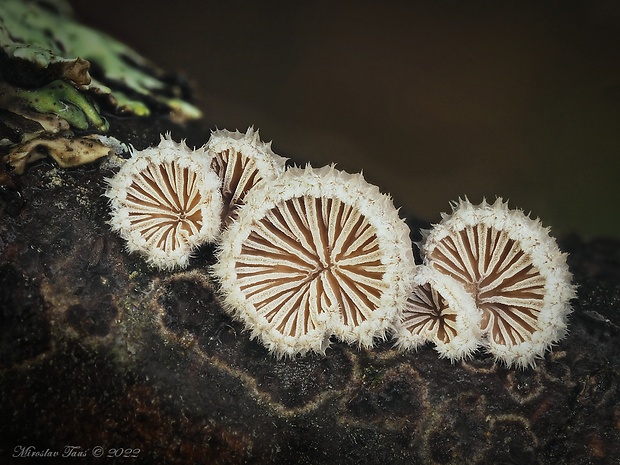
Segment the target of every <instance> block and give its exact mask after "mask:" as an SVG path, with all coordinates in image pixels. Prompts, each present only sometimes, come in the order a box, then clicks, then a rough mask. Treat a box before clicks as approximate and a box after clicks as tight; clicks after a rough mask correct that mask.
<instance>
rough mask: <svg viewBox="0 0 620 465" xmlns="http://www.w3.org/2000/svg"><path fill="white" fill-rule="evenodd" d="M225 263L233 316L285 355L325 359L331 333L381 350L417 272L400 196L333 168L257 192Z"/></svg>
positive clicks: (297, 172) (221, 275)
mask: <svg viewBox="0 0 620 465" xmlns="http://www.w3.org/2000/svg"><path fill="white" fill-rule="evenodd" d="M217 258H218V262H217V263H216V264H215V265H214V267H213V273H214V275H215V276H216V277H217V279H218V280H219V282H220V285H221V290H222V292H223V294H224V305H225V308H226V309H227V310H228V311H229V312H230V313H231V314H232V315H234V316H235V317H237V318H238V319H240V320H242V321H243V322H244V324H245V325H246V327H247V328H248V329H249V330H250V331H251V337H252V338H255V337H258V338H260V339H261V341H262V342H263V343H264V344H265V345H266V346H267V347H268V348H269V349H270V351H272V352H274V353H275V354H276V355H278V356H283V355H288V356H293V355H295V354H298V353H301V354H304V353H306V352H309V351H314V352H318V353H323V352H324V351H325V348H326V347H327V346H328V344H329V337H330V336H331V335H336V336H337V337H338V338H339V339H341V340H343V341H346V342H348V343H353V342H357V343H358V344H359V345H360V346H363V347H370V346H372V344H373V342H374V338H377V337H379V338H381V337H384V336H385V333H386V330H387V329H388V328H389V327H390V325H391V323H392V321H393V320H394V319H395V318H396V317H397V316H398V315H400V313H401V312H402V310H403V308H404V306H405V302H406V300H407V297H408V295H409V294H410V292H411V289H412V280H413V274H414V267H415V265H414V260H413V253H412V248H411V241H410V239H409V228H408V227H407V226H406V224H405V223H404V221H403V220H401V219H400V218H399V216H398V211H397V210H396V208H395V207H394V205H393V203H392V200H391V198H390V197H389V196H388V195H385V194H382V193H381V192H380V191H379V189H378V188H377V187H376V186H373V185H371V184H369V183H368V182H366V181H365V180H364V178H363V176H362V175H361V174H353V175H352V174H348V173H345V172H342V171H339V170H336V169H335V168H334V167H333V166H326V167H323V168H319V169H313V168H312V167H310V166H307V167H306V168H305V169H303V168H290V169H289V170H288V171H287V172H286V173H285V174H284V175H282V176H281V177H279V178H278V179H276V180H274V181H271V182H268V183H262V184H261V185H260V186H258V185H257V186H256V188H254V189H252V190H251V191H250V192H249V193H248V194H247V196H246V198H245V204H244V205H243V206H242V207H240V208H239V209H238V218H237V219H236V220H234V221H233V222H232V223H231V224H230V226H229V227H228V229H227V230H226V231H225V232H224V233H223V234H222V237H221V240H220V243H219V245H218V252H217Z"/></svg>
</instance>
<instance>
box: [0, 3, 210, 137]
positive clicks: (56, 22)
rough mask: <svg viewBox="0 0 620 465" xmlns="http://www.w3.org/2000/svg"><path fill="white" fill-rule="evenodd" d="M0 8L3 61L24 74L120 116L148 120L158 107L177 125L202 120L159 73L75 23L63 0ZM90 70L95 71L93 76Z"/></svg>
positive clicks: (121, 46) (112, 41)
mask: <svg viewBox="0 0 620 465" xmlns="http://www.w3.org/2000/svg"><path fill="white" fill-rule="evenodd" d="M1 6H2V7H1V8H0V50H1V51H2V53H0V55H1V54H4V55H5V57H4V59H8V60H21V61H22V62H26V63H28V64H29V65H30V68H29V72H31V71H32V68H34V69H35V70H38V71H40V74H41V75H42V76H44V78H46V79H47V80H48V82H51V81H53V80H56V79H62V80H64V81H66V82H69V83H71V85H73V86H74V87H75V88H76V89H77V91H78V92H89V93H91V94H93V95H96V96H101V95H103V96H107V98H108V101H109V102H110V103H111V104H112V106H114V107H115V108H116V110H117V111H118V112H119V113H131V114H134V115H136V116H148V115H149V114H150V113H151V108H152V107H155V106H162V105H163V106H165V107H167V108H168V109H169V110H170V112H171V113H172V115H173V116H174V117H175V118H176V119H180V120H187V119H195V118H199V117H200V116H201V113H200V111H199V110H198V109H197V108H196V107H194V106H192V105H191V104H189V103H188V102H185V101H183V100H181V95H182V90H181V89H180V88H178V86H175V85H173V84H169V83H166V82H164V81H163V80H162V79H161V78H162V77H163V72H162V71H161V70H159V69H157V68H156V67H155V66H154V65H153V64H151V63H150V62H149V61H148V60H146V59H145V58H143V57H142V56H141V55H139V54H138V53H136V52H135V51H134V50H132V49H130V48H129V47H127V46H126V45H124V44H123V43H121V42H119V41H117V40H115V39H113V38H112V37H110V36H108V35H106V34H103V33H101V32H99V31H96V30H93V29H90V28H88V27H86V26H84V25H82V24H79V23H78V22H76V20H75V18H74V16H73V12H72V10H71V7H70V6H69V5H68V4H67V3H66V2H65V1H64V0H38V1H37V0H26V1H24V0H2V5H1ZM91 64H96V65H97V66H96V69H97V72H95V71H94V70H93V69H92V68H91ZM3 67H4V65H3ZM27 69H28V68H27ZM91 73H92V74H91ZM97 73H100V74H97ZM2 74H4V73H3V72H2V71H1V70H0V75H2ZM93 74H96V75H95V76H93ZM4 77H5V79H6V76H4ZM37 91H38V90H36V89H33V90H32V92H37ZM43 100H45V99H43ZM73 100H76V99H75V98H74V99H73ZM77 106H78V107H80V108H85V107H84V106H83V105H82V104H80V105H77ZM93 109H94V110H95V111H96V108H93ZM59 116H61V115H59ZM99 118H100V119H101V117H100V116H99ZM87 119H88V120H90V122H91V124H93V125H94V126H95V127H97V128H98V129H102V127H101V125H100V124H99V126H97V123H93V122H94V121H95V120H96V119H97V118H96V117H94V115H91V116H87Z"/></svg>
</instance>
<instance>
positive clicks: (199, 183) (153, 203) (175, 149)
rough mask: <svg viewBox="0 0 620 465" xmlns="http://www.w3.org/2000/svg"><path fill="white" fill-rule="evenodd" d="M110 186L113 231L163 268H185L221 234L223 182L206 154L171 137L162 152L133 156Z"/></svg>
mask: <svg viewBox="0 0 620 465" xmlns="http://www.w3.org/2000/svg"><path fill="white" fill-rule="evenodd" d="M107 182H108V184H109V188H108V190H107V191H106V193H105V195H106V196H107V197H109V198H110V205H111V219H110V222H109V223H110V225H111V226H112V229H113V230H114V231H117V232H118V233H119V234H120V235H121V237H123V239H125V240H126V241H127V249H128V250H129V251H130V252H139V253H141V254H142V255H144V256H145V257H146V259H147V261H148V262H149V263H151V264H152V265H154V266H156V267H158V268H163V269H173V268H184V267H186V266H187V264H188V262H189V259H190V256H191V254H192V252H193V251H194V250H195V249H196V248H197V247H199V246H200V245H202V244H204V243H206V242H211V241H214V240H215V238H216V237H217V235H218V234H219V231H220V225H221V211H222V199H221V194H220V191H219V188H220V180H219V178H218V176H217V175H216V174H215V173H214V172H213V171H212V170H211V168H210V166H209V163H208V159H207V157H206V156H205V154H204V152H203V151H202V150H198V151H192V150H190V149H189V148H188V147H187V145H185V143H184V142H181V143H176V142H174V141H173V140H172V139H171V138H170V135H169V134H168V135H166V137H162V138H161V142H160V144H159V145H158V146H157V147H151V148H148V149H146V150H143V151H137V150H132V158H130V159H129V160H127V161H126V162H125V164H124V165H123V166H122V167H121V169H120V170H119V171H118V173H117V174H116V175H115V176H114V177H112V178H109V179H107Z"/></svg>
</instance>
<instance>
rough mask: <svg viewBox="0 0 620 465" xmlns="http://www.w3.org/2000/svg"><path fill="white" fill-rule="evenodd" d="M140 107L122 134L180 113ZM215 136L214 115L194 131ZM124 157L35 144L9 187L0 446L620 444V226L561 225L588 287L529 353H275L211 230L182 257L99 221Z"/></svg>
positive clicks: (550, 454)
mask: <svg viewBox="0 0 620 465" xmlns="http://www.w3.org/2000/svg"><path fill="white" fill-rule="evenodd" d="M134 123H135V122H134ZM134 123H132V124H131V125H129V126H127V127H124V129H122V132H123V133H122V134H120V133H119V129H118V128H117V129H116V130H117V134H116V135H117V137H119V138H121V140H123V141H127V142H130V143H133V144H135V145H136V146H138V147H144V146H146V145H149V144H153V143H157V142H158V140H159V133H160V132H162V131H164V130H166V129H167V128H165V127H163V126H161V125H157V124H154V125H152V124H151V123H142V126H141V127H139V126H136V125H135V124H134ZM118 127H122V125H118ZM128 128H129V129H128ZM181 135H182V134H179V135H176V134H175V133H174V132H173V137H176V138H177V139H178V138H179V137H180V136H181ZM200 139H202V140H200ZM207 139H208V131H207V130H202V132H200V133H198V134H196V133H194V134H193V139H190V143H193V144H200V143H203V142H206V140H207ZM111 174H112V172H110V171H106V170H104V169H101V168H100V167H98V165H97V166H84V167H80V168H76V169H71V170H62V169H59V168H57V167H56V166H55V165H53V164H52V163H51V162H42V163H40V164H38V165H35V166H32V167H31V168H30V169H29V170H28V172H27V173H26V174H25V175H24V176H22V177H20V178H19V179H18V182H19V184H20V186H19V189H18V190H10V189H5V190H4V191H3V195H2V200H1V201H0V310H1V312H0V318H1V321H0V332H1V334H2V337H1V338H0V398H2V403H1V404H0V414H1V417H2V418H3V421H2V426H1V427H0V457H2V460H1V461H2V463H11V462H14V463H29V461H30V460H32V462H33V463H43V462H42V460H41V459H37V458H32V459H28V458H25V457H21V458H12V456H13V455H14V454H15V453H16V452H18V451H19V447H21V446H23V447H27V446H34V449H31V451H32V450H36V451H38V452H39V453H41V452H45V451H46V450H49V452H54V451H58V452H59V453H60V454H62V453H63V452H65V451H66V449H65V447H66V446H79V447H80V448H81V449H80V451H81V452H84V453H85V454H86V456H87V458H83V459H81V461H82V462H83V463H99V462H97V461H95V459H93V453H96V451H98V449H96V446H101V447H102V448H103V454H104V457H113V456H114V455H116V454H129V455H133V456H135V457H136V458H132V459H127V458H107V459H105V463H116V462H118V463H182V464H187V463H208V464H242V463H247V464H278V463H281V464H312V465H318V464H330V465H332V464H360V463H364V464H382V465H388V464H415V463H430V464H461V463H480V464H483V463H484V464H486V463H493V464H536V463H540V464H569V463H570V464H573V463H574V464H577V463H579V464H585V463H592V464H598V463H601V464H607V463H608V464H613V463H618V461H619V460H620V406H619V405H620V391H619V379H620V378H619V376H618V375H619V371H620V353H619V351H618V347H620V243H619V242H618V241H614V240H604V239H592V240H587V241H586V240H584V239H582V238H580V237H566V238H563V239H562V240H561V247H562V248H563V249H564V250H565V251H567V252H569V253H570V259H569V262H570V267H571V269H572V271H573V273H574V275H575V279H576V282H577V283H578V284H579V297H578V299H577V301H576V302H575V304H574V309H575V311H574V314H573V315H572V317H571V318H570V334H569V336H568V337H567V338H566V339H565V340H563V341H562V342H561V343H560V344H558V345H557V347H555V349H554V351H553V352H552V353H551V354H548V355H547V357H546V358H545V359H544V360H543V361H541V362H540V363H539V364H538V366H537V368H536V369H528V370H513V369H506V368H503V367H501V366H497V365H495V364H494V363H493V361H492V359H490V358H489V357H486V356H484V355H477V356H476V357H475V359H474V360H473V361H471V362H468V363H461V364H456V365H451V364H450V362H448V361H445V360H440V359H439V358H438V357H437V355H436V352H435V351H434V350H432V348H431V347H427V348H424V349H422V350H420V351H419V352H417V353H405V354H403V353H399V352H397V351H395V350H393V349H392V348H391V342H389V341H388V342H384V343H380V344H379V345H378V347H377V348H376V349H375V350H369V351H366V350H358V349H357V348H355V347H349V346H347V345H346V344H342V343H334V344H333V345H332V347H331V348H330V349H329V350H328V352H327V356H325V357H319V356H309V357H305V358H299V359H295V360H276V359H275V358H273V357H272V356H270V355H269V354H268V353H267V351H266V350H265V349H264V348H263V347H262V346H261V345H260V344H259V343H257V342H256V341H250V340H249V339H248V334H247V333H246V332H244V331H243V329H242V327H241V326H240V325H239V324H238V323H237V322H234V321H232V320H231V319H230V318H229V317H228V316H226V314H225V313H224V312H223V311H222V310H221V308H220V306H219V303H218V296H217V292H216V289H215V288H214V285H213V282H212V281H211V279H210V277H209V275H208V265H209V263H212V260H213V255H212V249H210V248H209V247H205V248H203V249H202V250H201V251H200V253H199V254H198V256H197V257H196V258H194V259H193V260H192V262H191V266H190V268H189V269H188V270H186V271H182V272H161V271H156V270H153V269H150V268H148V267H147V266H146V265H145V263H144V261H143V260H142V259H141V258H140V257H139V256H137V255H128V254H126V253H125V252H124V251H123V242H122V240H121V238H120V237H118V236H116V235H115V234H113V233H112V232H111V231H110V230H109V227H108V226H107V224H106V220H107V218H108V208H107V203H106V199H105V198H104V197H102V193H103V192H104V190H105V182H104V179H103V178H104V176H110V175H111ZM386 189H388V190H389V186H386ZM66 460H67V459H63V458H61V457H58V458H51V459H46V461H45V462H44V463H66ZM100 461H101V463H104V460H103V459H101V460H100Z"/></svg>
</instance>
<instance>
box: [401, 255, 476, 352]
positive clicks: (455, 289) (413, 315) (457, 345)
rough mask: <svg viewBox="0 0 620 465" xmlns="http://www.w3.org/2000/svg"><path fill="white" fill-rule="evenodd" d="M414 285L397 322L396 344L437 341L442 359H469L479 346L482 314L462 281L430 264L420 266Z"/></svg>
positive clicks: (411, 346) (408, 346)
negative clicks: (440, 271)
mask: <svg viewBox="0 0 620 465" xmlns="http://www.w3.org/2000/svg"><path fill="white" fill-rule="evenodd" d="M414 284H415V287H414V288H413V291H412V292H411V294H410V295H409V298H408V299H407V304H406V306H405V309H404V311H403V316H402V319H401V320H398V321H396V323H395V337H396V347H398V348H399V349H401V350H405V349H415V350H417V349H418V348H419V347H420V346H422V345H424V344H426V343H427V342H432V343H434V344H435V349H436V350H437V352H439V354H440V356H441V357H442V358H444V357H445V358H448V359H450V361H452V362H454V361H458V360H461V359H465V358H469V357H471V355H472V354H473V353H474V351H475V350H476V349H477V348H478V347H479V345H480V314H479V312H478V309H477V308H476V303H475V302H474V299H473V297H472V296H471V295H469V294H468V293H467V292H466V291H465V289H464V288H463V286H462V285H461V283H459V282H457V281H455V280H454V279H453V278H451V277H450V276H447V275H444V274H441V273H439V272H437V271H436V270H434V269H433V268H430V267H428V266H418V267H417V273H416V275H415V278H414Z"/></svg>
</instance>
